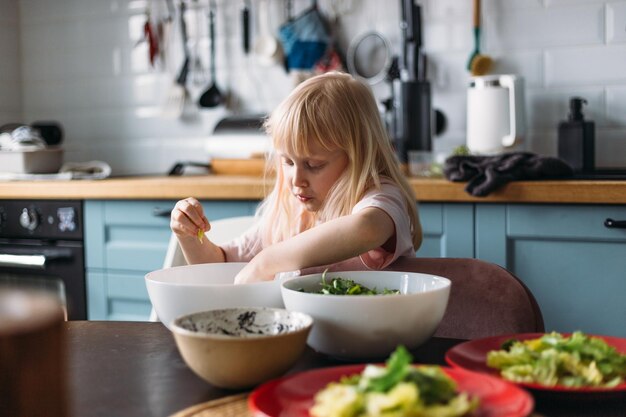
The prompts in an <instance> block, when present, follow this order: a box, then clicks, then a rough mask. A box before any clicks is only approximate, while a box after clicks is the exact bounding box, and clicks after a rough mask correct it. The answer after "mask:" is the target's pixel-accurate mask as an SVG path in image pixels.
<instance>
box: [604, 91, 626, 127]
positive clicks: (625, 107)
mask: <svg viewBox="0 0 626 417" xmlns="http://www.w3.org/2000/svg"><path fill="white" fill-rule="evenodd" d="M606 118H607V124H608V125H610V126H611V127H620V128H626V86H619V87H617V86H611V87H607V89H606Z"/></svg>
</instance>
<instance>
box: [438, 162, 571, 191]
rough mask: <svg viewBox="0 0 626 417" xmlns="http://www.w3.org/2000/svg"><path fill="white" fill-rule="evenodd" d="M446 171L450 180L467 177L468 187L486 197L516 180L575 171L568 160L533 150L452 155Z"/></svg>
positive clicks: (555, 176)
mask: <svg viewBox="0 0 626 417" xmlns="http://www.w3.org/2000/svg"><path fill="white" fill-rule="evenodd" d="M443 172H444V175H445V176H446V178H447V179H448V180H450V181H468V183H467V186H466V187H465V191H467V192H468V193H469V194H471V195H473V196H475V197H484V196H486V195H488V194H489V193H491V192H492V191H494V190H496V189H498V188H500V187H502V186H503V185H505V184H507V183H508V182H511V181H516V180H538V179H548V178H562V177H571V176H572V175H573V174H574V172H573V170H572V167H570V166H569V165H568V164H567V163H566V162H565V161H563V160H561V159H559V158H553V157H550V156H542V155H537V154H534V153H531V152H509V153H504V154H501V155H496V156H451V157H449V158H448V159H446V162H445V164H444V169H443Z"/></svg>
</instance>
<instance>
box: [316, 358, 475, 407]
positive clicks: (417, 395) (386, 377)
mask: <svg viewBox="0 0 626 417" xmlns="http://www.w3.org/2000/svg"><path fill="white" fill-rule="evenodd" d="M412 360H413V358H412V357H411V354H410V353H409V352H408V351H407V350H406V349H405V348H404V347H403V346H399V347H398V348H397V349H396V351H395V352H394V353H393V354H392V355H391V357H390V358H389V359H388V360H387V362H386V366H376V365H367V366H366V367H365V369H364V370H363V372H362V373H361V374H358V375H353V376H349V377H344V378H343V379H342V380H341V381H340V382H331V383H330V384H329V385H328V386H326V388H324V389H323V390H321V391H320V392H318V393H317V395H316V396H315V405H314V406H313V408H312V409H311V410H310V413H311V415H312V416H313V417H361V416H370V417H400V416H402V417H403V416H420V417H459V416H464V415H467V414H469V413H470V412H472V411H473V410H475V409H476V407H478V399H476V398H472V399H470V398H469V396H468V395H467V394H465V393H457V392H456V383H455V382H454V380H452V379H451V378H450V377H448V376H447V375H446V374H445V373H444V372H443V371H442V370H441V368H440V367H438V366H417V367H416V366H412V365H411V362H412Z"/></svg>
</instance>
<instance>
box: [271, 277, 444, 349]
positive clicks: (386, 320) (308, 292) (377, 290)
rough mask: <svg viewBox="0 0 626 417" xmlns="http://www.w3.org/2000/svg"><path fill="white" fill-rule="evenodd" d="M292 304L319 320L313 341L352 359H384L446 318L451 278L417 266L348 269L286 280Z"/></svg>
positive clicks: (288, 305) (284, 290) (411, 344)
mask: <svg viewBox="0 0 626 417" xmlns="http://www.w3.org/2000/svg"><path fill="white" fill-rule="evenodd" d="M281 293H282V297H283V302H284V304H285V308H286V309H287V310H292V311H301V312H303V313H306V314H309V315H311V316H312V317H313V319H314V320H315V324H314V325H313V329H312V330H311V333H310V334H309V338H308V340H307V343H308V344H309V346H310V347H312V348H313V349H314V350H316V351H318V352H320V353H323V354H326V355H329V356H333V357H336V358H340V359H346V360H364V359H382V358H385V357H387V356H388V355H389V354H390V353H391V352H393V351H394V349H395V348H396V347H397V346H398V345H404V346H406V347H407V348H408V349H414V348H416V347H418V346H419V345H421V344H422V343H424V342H425V341H426V340H428V339H429V338H430V337H431V336H432V335H433V333H434V332H435V330H437V327H438V326H439V323H440V322H441V319H442V318H443V315H444V313H445V310H446V306H447V304H448V297H449V295H450V280H449V279H447V278H443V277H439V276H435V275H430V274H422V273H416V272H400V271H342V272H328V273H326V274H324V273H320V274H311V275H305V276H301V277H297V278H293V279H289V280H284V281H283V282H282V284H281Z"/></svg>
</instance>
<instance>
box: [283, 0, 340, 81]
mask: <svg viewBox="0 0 626 417" xmlns="http://www.w3.org/2000/svg"><path fill="white" fill-rule="evenodd" d="M278 34H279V38H280V41H281V44H282V47H283V50H284V52H285V55H286V56H287V69H289V70H292V69H296V70H305V71H306V70H311V69H312V68H313V67H314V66H315V64H316V63H317V62H318V61H319V60H320V59H321V58H322V57H323V56H324V54H325V53H326V49H327V48H328V45H329V42H330V41H331V39H330V35H329V34H328V30H327V28H326V25H325V24H324V21H323V20H322V16H321V15H320V13H319V10H318V8H317V2H313V7H311V8H309V9H308V10H306V11H305V12H304V13H302V14H300V15H299V16H297V17H296V18H294V19H293V20H291V21H288V22H286V23H284V24H283V25H282V26H281V27H280V29H279V31H278Z"/></svg>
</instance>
